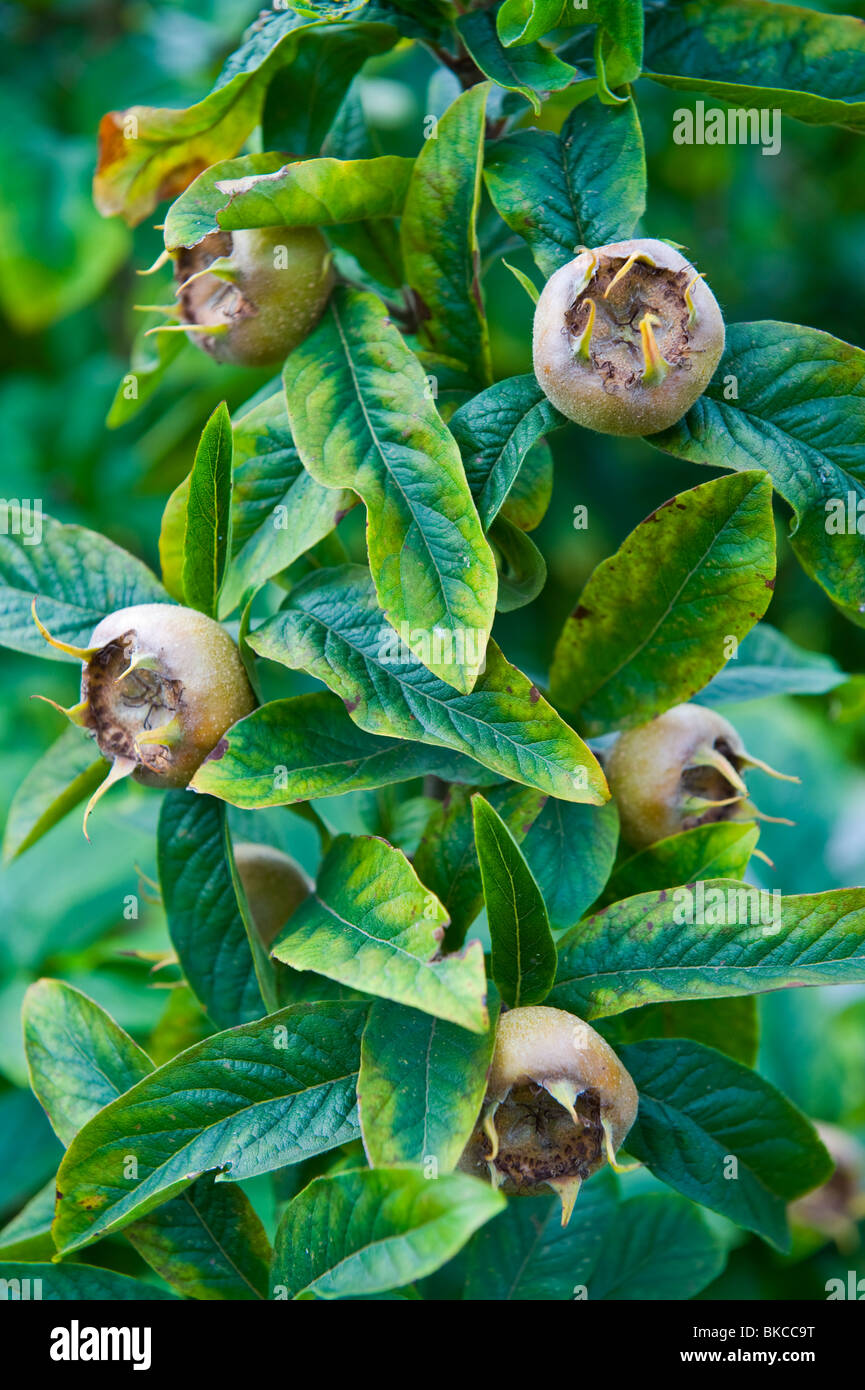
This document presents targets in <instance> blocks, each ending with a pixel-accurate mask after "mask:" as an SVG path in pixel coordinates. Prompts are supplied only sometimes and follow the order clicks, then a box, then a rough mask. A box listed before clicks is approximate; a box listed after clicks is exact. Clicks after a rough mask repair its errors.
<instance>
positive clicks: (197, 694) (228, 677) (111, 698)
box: [81, 603, 256, 787]
mask: <svg viewBox="0 0 865 1390" xmlns="http://www.w3.org/2000/svg"><path fill="white" fill-rule="evenodd" d="M88 645H89V646H90V647H91V648H93V647H95V648H99V651H98V653H97V655H96V656H95V657H93V658H91V660H90V661H89V662H87V663H86V665H85V667H84V671H83V673H82V680H81V698H82V700H83V699H87V698H89V699H90V714H89V718H88V727H89V728H91V729H92V730H93V732H94V734H95V736H96V742H97V744H98V746H99V749H100V751H101V752H102V753H103V754H104V755H105V756H106V757H107V758H114V757H116V756H117V755H118V754H119V755H121V756H129V755H130V749H129V741H130V738H131V737H132V736H133V735H134V733H135V732H136V731H137V730H139V729H141V728H143V727H145V725H144V721H145V719H146V720H147V727H148V728H149V729H151V730H152V729H158V728H159V727H161V726H162V725H167V724H169V723H170V722H171V721H172V720H174V719H176V720H178V721H179V723H180V725H181V728H182V738H181V739H179V740H178V741H177V742H174V743H172V744H170V745H168V746H167V747H166V746H163V745H159V744H149V745H147V746H146V747H145V748H144V749H143V750H142V759H141V761H140V763H139V766H138V767H137V768H136V769H135V772H134V773H133V776H134V777H135V778H136V780H137V781H139V782H143V783H144V784H145V785H146V786H153V787H185V786H186V785H187V784H188V782H189V781H190V779H191V777H192V776H193V774H194V773H195V772H196V771H197V769H198V768H199V767H200V765H201V763H202V762H203V761H204V759H205V758H206V757H207V754H208V753H210V752H211V750H212V749H213V748H214V747H215V746H216V744H217V743H218V742H219V740H220V739H221V737H222V735H223V734H224V733H225V731H226V729H228V728H229V727H230V726H231V725H232V724H234V723H236V721H237V720H238V719H242V718H243V717H244V715H247V714H250V713H251V712H252V710H253V709H254V708H255V705H256V699H255V695H254V694H253V691H252V687H251V686H250V684H249V678H248V676H247V674H246V670H245V668H244V665H243V662H242V661H241V659H240V653H239V651H238V650H237V647H236V645H235V643H234V642H233V641H232V639H231V637H230V636H229V635H228V633H227V632H226V631H225V629H224V628H223V627H221V626H220V624H219V623H217V622H214V621H213V619H212V618H208V617H206V616H205V614H203V613H198V612H196V611H195V609H192V608H181V607H180V606H178V605H177V604H169V603H144V604H137V605H136V606H134V607H132V608H120V609H118V610H117V611H116V612H114V613H109V615H108V616H107V617H106V618H103V619H102V621H101V622H100V623H98V624H97V626H96V627H95V628H94V630H93V633H92V635H91V638H90V642H89V643H88ZM142 653H146V654H148V655H149V656H151V657H153V658H154V659H155V661H154V669H153V671H152V672H151V671H147V670H142V671H141V672H140V673H139V672H137V671H136V672H133V673H132V674H131V675H130V676H128V677H126V678H125V679H123V680H121V682H120V683H119V685H118V684H117V681H116V677H117V676H118V675H120V674H122V672H123V671H124V670H125V669H126V667H127V666H128V664H129V662H130V661H134V660H135V658H136V656H137V655H140V654H142ZM157 685H161V687H162V690H163V691H164V692H165V693H164V694H163V695H159V694H158V693H157V695H156V707H154V701H153V700H152V699H151V700H148V699H147V698H143V696H142V691H143V692H144V695H145V696H146V693H147V689H148V687H149V686H153V687H154V688H155V687H156V686H157ZM161 701H168V703H167V704H166V703H160V702H161Z"/></svg>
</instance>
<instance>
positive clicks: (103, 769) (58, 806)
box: [3, 724, 108, 864]
mask: <svg viewBox="0 0 865 1390" xmlns="http://www.w3.org/2000/svg"><path fill="white" fill-rule="evenodd" d="M107 771H108V763H107V762H106V761H105V759H104V758H103V757H102V756H101V755H100V753H99V750H98V749H97V748H96V745H95V744H94V742H93V740H92V739H91V738H90V737H89V736H88V735H87V734H86V733H85V732H84V730H83V729H79V728H78V727H77V726H76V725H74V724H70V725H69V727H68V729H64V730H63V733H62V734H61V735H60V737H59V738H58V739H56V740H55V741H54V743H52V745H51V747H50V748H49V749H48V750H47V751H46V752H45V753H43V754H42V757H41V758H39V759H38V761H37V762H35V763H34V764H33V766H32V767H31V769H30V771H29V772H28V773H27V776H26V777H25V778H24V781H23V782H22V783H21V786H20V787H19V788H18V790H17V792H16V793H15V795H14V796H13V798H12V804H11V805H10V807H9V814H8V816H7V818H6V829H5V830H4V832H3V862H4V864H8V863H9V862H10V860H12V859H14V858H15V857H16V855H19V854H23V852H24V850H25V849H29V848H30V846H31V845H35V844H36V841H37V840H41V838H42V836H43V835H45V834H46V833H47V832H48V831H49V830H50V829H51V828H52V826H54V825H56V824H57V822H58V821H60V820H62V819H63V817H64V816H65V815H66V814H67V812H69V811H71V810H73V809H74V807H76V806H77V805H78V804H79V802H81V801H83V800H84V798H85V797H89V796H90V795H91V794H92V793H93V792H94V791H95V790H96V788H97V787H98V786H99V784H100V783H101V782H103V781H104V780H105V774H106V773H107Z"/></svg>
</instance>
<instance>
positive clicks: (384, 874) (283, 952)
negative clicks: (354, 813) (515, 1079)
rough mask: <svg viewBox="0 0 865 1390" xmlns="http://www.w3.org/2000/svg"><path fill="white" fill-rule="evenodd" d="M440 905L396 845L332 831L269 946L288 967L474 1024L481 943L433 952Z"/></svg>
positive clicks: (476, 1027) (482, 1000)
mask: <svg viewBox="0 0 865 1390" xmlns="http://www.w3.org/2000/svg"><path fill="white" fill-rule="evenodd" d="M446 921H447V913H446V912H445V910H444V908H443V907H442V905H441V903H440V902H439V900H438V898H437V897H436V896H435V894H434V893H431V892H430V891H429V889H428V888H425V887H424V885H423V884H422V883H421V881H420V879H419V878H418V876H417V874H416V873H415V872H414V869H413V868H412V866H411V864H410V863H409V862H408V860H407V859H406V857H405V855H404V854H403V852H402V850H398V849H394V848H393V846H392V845H389V844H387V843H386V841H384V840H379V839H375V838H374V837H372V836H356V837H352V836H350V835H339V836H338V837H337V839H336V840H334V842H333V844H332V846H331V848H330V849H329V851H328V853H327V854H326V856H325V858H324V861H323V863H322V865H321V867H320V869H319V871H318V877H317V879H316V885H315V893H314V894H311V895H310V896H309V897H308V898H306V899H305V900H304V902H302V903H301V905H300V907H299V908H298V909H297V910H296V911H295V912H294V913H292V915H291V917H290V918H289V920H288V923H287V925H286V927H285V929H284V930H283V931H282V932H281V933H280V935H279V936H278V937H277V939H276V941H275V943H274V946H273V954H274V956H276V959H277V960H281V961H284V962H285V964H286V965H291V966H293V968H294V969H295V970H314V971H316V972H317V973H318V974H319V975H326V976H327V977H328V979H331V980H338V981H339V982H340V984H344V985H349V986H351V987H352V988H353V989H360V990H363V991H365V993H367V994H375V995H379V996H380V997H381V998H382V999H392V1000H394V1001H395V1002H396V1003H398V1004H406V1005H408V1006H409V1007H410V1008H415V1009H420V1010H421V1011H422V1012H423V1013H428V1014H433V1015H435V1017H436V1018H444V1019H448V1020H449V1021H450V1022H451V1023H456V1024H459V1026H460V1027H462V1028H470V1029H471V1030H472V1031H473V1032H476V1033H482V1032H485V1031H486V1029H487V1027H488V1026H489V1018H488V1015H487V1010H486V976H485V973H484V958H483V948H482V947H481V944H480V942H477V941H475V942H472V943H471V945H470V946H469V947H468V948H467V949H466V950H465V951H464V952H463V954H462V955H461V956H453V955H451V956H446V957H444V958H443V959H441V958H438V959H437V958H436V957H437V956H438V953H439V949H440V946H441V939H442V937H443V935H444V924H445V922H446Z"/></svg>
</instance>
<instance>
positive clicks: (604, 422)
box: [533, 239, 724, 435]
mask: <svg viewBox="0 0 865 1390" xmlns="http://www.w3.org/2000/svg"><path fill="white" fill-rule="evenodd" d="M533 351H534V367H535V375H536V377H537V379H538V382H539V383H540V386H541V388H542V390H543V391H544V393H545V394H546V395H547V396H548V397H549V399H550V400H551V401H552V403H553V405H554V406H556V408H557V409H558V410H560V411H561V412H562V414H563V415H567V417H568V419H569V420H576V422H577V424H578V425H585V426H586V427H587V428H588V429H592V430H599V431H600V432H601V433H602V434H620V435H629V434H655V433H657V431H658V430H663V429H666V428H667V427H668V426H669V425H672V424H675V422H676V421H677V420H679V419H681V417H682V416H683V415H684V414H685V412H686V411H687V410H688V409H689V408H690V407H691V406H692V405H693V404H694V401H695V400H696V399H697V397H698V396H699V395H701V394H702V392H703V391H704V390H705V389H706V387H707V385H708V384H709V381H710V380H711V377H712V374H713V372H714V370H715V368H716V367H717V365H718V362H719V361H720V359H721V354H722V352H723V351H724V320H723V318H722V317H721V310H720V309H719V308H718V302H717V300H716V299H715V296H714V295H713V294H712V291H711V290H710V289H709V287H708V286H707V285H706V283H705V281H704V280H703V278H702V277H701V276H700V275H699V274H698V273H697V271H696V270H695V269H694V267H693V266H692V265H691V263H690V262H689V261H686V260H685V257H684V256H682V255H680V253H679V252H678V251H676V250H674V249H673V247H672V246H668V245H667V244H666V242H663V241H654V240H652V239H643V240H637V241H614V242H611V243H610V244H609V245H608V246H598V247H596V248H595V249H594V250H589V249H584V250H582V251H581V252H580V254H579V255H578V256H577V257H576V259H575V260H573V261H570V262H569V263H568V264H567V265H564V266H562V267H561V269H559V270H557V271H556V272H555V274H554V275H552V276H551V277H550V279H549V280H548V281H547V283H546V285H545V286H544V289H543V291H542V293H541V296H540V298H539V300H538V303H537V307H536V309H535V323H534V342H533Z"/></svg>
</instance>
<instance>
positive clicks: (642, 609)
mask: <svg viewBox="0 0 865 1390" xmlns="http://www.w3.org/2000/svg"><path fill="white" fill-rule="evenodd" d="M774 576H775V527H774V522H773V519H772V489H771V486H770V484H769V480H768V478H767V476H766V474H765V473H759V472H756V471H751V472H748V473H739V474H736V475H735V476H734V477H724V478H718V479H716V480H715V481H714V482H710V483H702V484H701V485H700V486H699V487H695V488H691V489H690V490H689V491H688V492H681V493H679V494H678V495H677V496H675V497H671V498H670V500H669V501H668V502H665V503H664V504H663V506H661V507H659V508H658V510H657V511H655V512H652V513H651V515H650V516H648V517H647V518H646V520H645V521H643V522H641V523H640V525H639V526H638V527H637V528H636V530H634V531H632V532H631V534H630V535H629V536H628V537H627V538H626V540H625V541H624V542H623V544H622V545H621V546H620V547H619V549H618V550H617V552H616V554H615V555H614V556H613V557H611V558H610V559H608V560H604V561H603V563H602V564H600V565H599V566H598V568H597V569H596V570H595V571H594V573H593V574H592V576H591V578H590V579H589V582H588V583H587V585H586V587H585V588H584V589H583V592H582V594H581V595H580V600H579V603H578V605H577V607H576V608H575V609H574V612H573V613H572V615H571V617H570V618H568V620H567V622H566V623H565V626H564V628H563V629H562V633H561V636H560V637H559V641H558V644H557V646H556V651H555V655H554V657H553V665H552V669H551V671H550V692H551V696H552V699H553V700H554V701H555V703H556V704H560V705H562V706H564V707H565V708H567V709H573V710H578V711H579V713H580V720H581V723H582V724H583V725H584V726H585V727H586V728H587V730H588V731H589V732H590V733H604V732H606V731H608V730H610V729H615V728H631V727H633V726H634V725H636V724H643V723H645V722H646V721H647V720H648V719H651V718H652V716H653V715H655V714H660V713H661V712H662V711H663V710H665V709H669V708H670V706H671V705H675V704H679V703H680V702H682V701H685V700H689V699H690V698H691V696H692V695H694V694H695V693H696V691H698V690H699V689H700V688H701V687H702V686H704V685H705V684H706V682H707V681H708V680H709V679H710V678H711V677H712V676H713V675H714V674H715V672H716V671H719V670H720V669H721V667H722V666H723V665H724V662H725V660H726V656H727V651H726V644H727V643H728V640H729V638H730V637H736V638H742V637H744V635H745V633H746V632H747V631H748V629H749V628H750V627H752V626H753V624H754V622H755V621H756V620H757V618H759V617H761V616H762V614H763V613H765V611H766V609H767V607H768V606H769V601H770V599H771V597H772V589H773V587H774V582H775V581H774Z"/></svg>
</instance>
